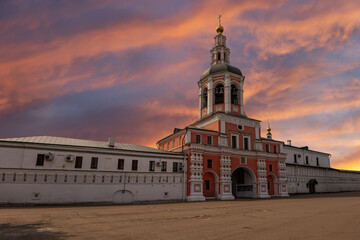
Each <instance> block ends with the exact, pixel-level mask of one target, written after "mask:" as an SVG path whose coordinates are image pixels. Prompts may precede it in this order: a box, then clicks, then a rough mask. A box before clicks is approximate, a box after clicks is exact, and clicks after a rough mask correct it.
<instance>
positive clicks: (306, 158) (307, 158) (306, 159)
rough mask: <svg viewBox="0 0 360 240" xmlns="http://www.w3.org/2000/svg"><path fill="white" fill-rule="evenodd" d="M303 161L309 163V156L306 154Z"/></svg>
mask: <svg viewBox="0 0 360 240" xmlns="http://www.w3.org/2000/svg"><path fill="white" fill-rule="evenodd" d="M305 163H306V164H309V157H308V156H306V157H305Z"/></svg>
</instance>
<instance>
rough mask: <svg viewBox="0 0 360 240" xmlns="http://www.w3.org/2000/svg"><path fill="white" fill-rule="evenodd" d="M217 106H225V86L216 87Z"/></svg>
mask: <svg viewBox="0 0 360 240" xmlns="http://www.w3.org/2000/svg"><path fill="white" fill-rule="evenodd" d="M214 95H215V104H223V103H224V85H222V84H218V85H216V87H215V92H214Z"/></svg>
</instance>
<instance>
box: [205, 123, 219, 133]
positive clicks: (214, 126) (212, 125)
mask: <svg viewBox="0 0 360 240" xmlns="http://www.w3.org/2000/svg"><path fill="white" fill-rule="evenodd" d="M202 128H203V129H208V130H213V131H218V132H220V122H219V121H218V122H214V123H210V124H209V125H206V126H204V127H202Z"/></svg>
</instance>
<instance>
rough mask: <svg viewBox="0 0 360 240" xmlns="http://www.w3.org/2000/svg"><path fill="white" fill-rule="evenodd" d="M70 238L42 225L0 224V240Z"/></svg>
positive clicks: (56, 239) (55, 239) (54, 239)
mask: <svg viewBox="0 0 360 240" xmlns="http://www.w3.org/2000/svg"><path fill="white" fill-rule="evenodd" d="M67 237H70V236H69V235H67V234H66V233H63V232H56V231H52V229H51V228H49V227H47V226H44V224H43V223H36V224H23V225H14V224H0V239H6V240H20V239H21V240H45V239H46V240H48V239H53V240H58V239H65V238H67Z"/></svg>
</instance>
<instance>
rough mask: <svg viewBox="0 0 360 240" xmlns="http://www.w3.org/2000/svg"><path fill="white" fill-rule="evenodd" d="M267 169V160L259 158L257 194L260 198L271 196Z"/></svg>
mask: <svg viewBox="0 0 360 240" xmlns="http://www.w3.org/2000/svg"><path fill="white" fill-rule="evenodd" d="M266 177H267V171H266V160H265V159H259V160H257V182H256V183H257V188H258V193H257V196H258V197H259V198H269V197H270V196H269V194H268V188H267V179H266Z"/></svg>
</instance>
